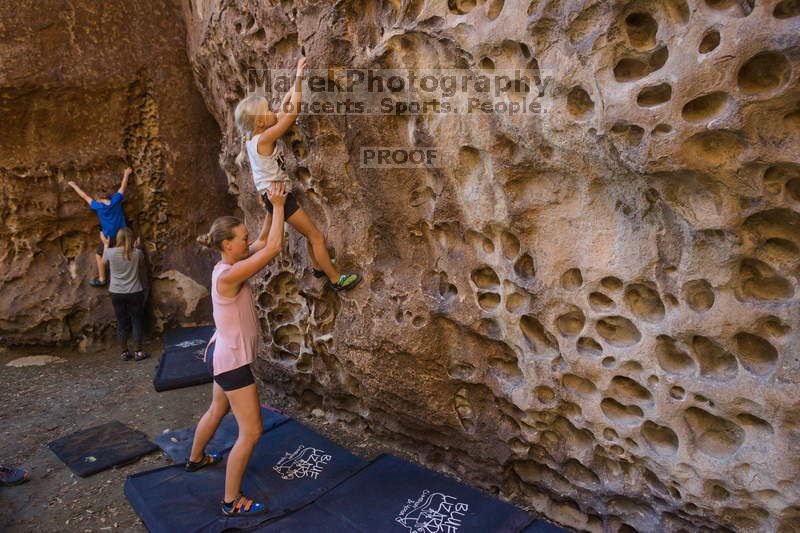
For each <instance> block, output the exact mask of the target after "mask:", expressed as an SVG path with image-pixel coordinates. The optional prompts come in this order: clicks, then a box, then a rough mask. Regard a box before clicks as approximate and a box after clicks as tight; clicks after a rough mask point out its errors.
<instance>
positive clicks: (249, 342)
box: [186, 183, 287, 516]
mask: <svg viewBox="0 0 800 533" xmlns="http://www.w3.org/2000/svg"><path fill="white" fill-rule="evenodd" d="M286 195H287V193H286V188H285V185H284V184H283V183H276V184H274V185H273V186H272V187H271V188H270V190H268V191H267V200H269V202H270V205H272V208H273V212H272V216H271V217H267V218H265V219H264V224H263V226H262V228H261V233H260V234H259V236H258V239H256V240H255V241H254V242H252V243H248V234H247V228H246V227H245V226H244V224H242V222H241V221H240V220H239V219H238V218H235V217H221V218H218V219H216V220H215V221H214V223H213V224H212V225H211V231H210V232H209V233H207V234H206V235H203V236H201V237H199V238H198V239H197V240H198V242H200V243H201V244H203V245H205V246H208V247H213V248H216V249H217V250H219V251H220V252H221V254H222V256H221V260H220V262H219V263H217V264H216V265H215V266H214V271H213V273H212V274H211V303H212V305H213V313H214V325H215V326H216V328H217V329H216V333H214V336H213V337H212V339H211V341H210V342H209V345H208V347H207V349H206V352H207V353H206V362H207V363H209V364H210V366H211V367H212V373H213V376H214V386H213V393H212V400H211V406H210V407H209V408H208V411H206V412H205V414H204V415H203V416H202V418H201V419H200V422H199V423H198V424H197V430H195V434H194V442H193V443H192V451H191V456H190V457H189V459H188V461H187V462H186V470H188V471H190V472H194V471H196V470H199V469H200V468H203V467H205V466H209V465H213V464H216V463H219V462H220V461H221V460H222V454H221V453H218V454H206V453H205V446H206V444H207V443H208V441H209V440H210V439H211V437H212V436H213V435H214V432H215V431H216V430H217V426H219V423H220V420H222V417H223V416H225V414H226V413H227V412H228V408H229V407H230V408H232V409H233V416H234V417H235V418H236V424H237V425H238V426H239V436H238V437H237V439H236V443H235V444H234V445H233V448H232V449H231V451H230V454H229V455H228V464H227V468H226V471H225V496H224V499H223V501H222V512H223V514H225V515H227V516H251V515H256V514H262V513H265V512H267V506H266V503H257V502H254V501H253V500H251V499H249V498H246V497H245V496H244V495H243V494H241V492H240V488H241V484H242V478H243V477H244V472H245V469H246V468H247V463H248V462H249V461H250V455H251V454H252V453H253V448H255V445H256V443H257V442H258V439H259V437H260V436H261V432H262V425H261V408H260V406H259V402H258V391H257V390H256V385H255V380H254V379H253V372H252V371H251V369H250V363H252V362H253V358H254V356H255V353H256V350H257V347H258V335H259V326H258V319H257V318H256V307H255V303H254V301H253V293H252V290H251V289H250V284H249V282H248V280H249V279H250V278H251V277H253V276H254V275H256V274H257V273H258V272H259V271H260V270H261V269H263V268H264V267H265V266H266V265H267V264H268V263H269V262H270V261H271V260H272V259H273V258H274V257H275V256H276V255H278V253H280V251H281V249H282V248H283V221H284V205H285V203H286ZM267 229H269V234H268V235H267Z"/></svg>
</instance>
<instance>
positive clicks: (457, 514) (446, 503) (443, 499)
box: [394, 490, 469, 533]
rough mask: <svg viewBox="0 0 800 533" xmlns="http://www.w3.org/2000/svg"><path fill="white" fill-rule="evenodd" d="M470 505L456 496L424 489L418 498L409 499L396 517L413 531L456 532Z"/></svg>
mask: <svg viewBox="0 0 800 533" xmlns="http://www.w3.org/2000/svg"><path fill="white" fill-rule="evenodd" d="M468 510H469V505H468V504H466V503H461V502H459V501H458V499H457V498H456V497H455V496H448V495H447V494H442V493H441V492H431V491H429V490H423V491H422V494H421V495H420V496H419V498H417V499H416V500H408V503H406V505H405V506H403V508H402V509H400V514H399V515H398V516H397V517H396V518H395V519H394V520H395V522H397V523H398V524H400V525H402V526H404V527H406V528H408V530H409V531H411V532H412V533H456V532H457V531H458V528H460V527H461V520H462V519H463V518H464V515H465V514H466V513H467V511H468Z"/></svg>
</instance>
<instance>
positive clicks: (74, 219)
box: [0, 0, 235, 349]
mask: <svg viewBox="0 0 800 533" xmlns="http://www.w3.org/2000/svg"><path fill="white" fill-rule="evenodd" d="M185 36H186V28H185V25H184V20H183V17H182V12H181V8H180V5H179V4H178V3H177V2H171V1H169V0H148V1H144V2H125V1H121V0H113V1H104V2H94V1H76V2H60V1H50V0H25V1H21V2H4V3H3V4H2V5H0V124H2V127H0V235H2V239H0V294H2V297H1V298H0V335H2V336H3V337H4V338H5V339H6V340H7V341H8V342H10V343H14V344H45V343H73V344H76V345H79V346H81V347H82V348H84V349H88V348H89V347H90V346H92V345H93V344H97V343H96V341H98V340H108V339H109V338H110V337H112V336H113V329H114V313H113V310H112V306H111V302H110V299H109V296H108V292H107V290H106V289H96V288H93V287H91V286H89V284H88V281H89V280H90V279H92V278H94V277H96V275H97V269H96V266H95V259H94V255H95V252H94V251H95V248H96V247H97V245H99V244H100V240H99V225H98V221H97V217H96V215H95V213H94V212H93V211H91V210H90V209H89V207H88V206H87V205H86V203H85V202H84V201H83V200H81V198H80V197H78V195H77V194H75V193H74V192H73V191H72V189H71V188H69V187H68V186H67V182H68V181H70V180H73V181H75V182H77V183H78V184H79V185H80V186H81V187H82V188H83V189H84V190H85V191H86V192H87V193H88V194H90V195H92V196H94V197H109V196H110V195H111V194H112V193H113V192H114V191H116V189H118V188H119V185H120V181H121V179H122V173H123V170H124V169H125V167H126V166H131V167H133V169H134V173H133V175H132V176H131V178H130V183H129V186H128V190H127V191H126V198H125V203H124V206H125V213H126V217H127V218H128V220H129V222H131V224H132V225H133V228H134V230H135V231H136V232H137V233H138V234H139V235H141V238H142V240H143V242H144V244H145V247H146V249H147V253H148V256H149V261H150V275H151V277H152V278H153V279H152V291H151V294H150V304H151V305H150V308H151V309H152V310H153V313H154V320H155V323H154V325H155V326H160V325H162V324H163V323H166V322H173V323H174V322H176V321H188V322H193V321H205V320H208V319H209V318H210V305H209V303H208V298H207V296H208V291H207V288H206V287H207V285H208V283H209V281H208V279H209V277H210V266H211V263H212V261H213V258H212V257H210V256H200V257H199V258H198V255H197V252H198V250H197V246H196V244H195V242H194V239H195V237H196V235H198V234H199V233H201V231H202V232H204V231H207V227H208V225H209V224H210V221H211V220H213V218H214V216H216V215H219V214H225V213H230V212H232V211H233V209H234V207H235V204H234V203H233V202H232V201H231V199H230V197H229V196H228V194H227V183H226V178H225V175H224V173H223V172H222V170H221V169H220V168H219V164H218V156H219V146H220V144H219V139H220V133H219V127H218V126H217V124H216V123H215V122H214V120H213V118H212V117H211V116H210V115H209V113H208V111H207V110H206V108H205V106H204V104H203V101H202V98H201V97H200V94H199V92H198V91H197V89H196V87H195V84H194V80H193V77H192V71H191V67H190V65H189V61H188V59H187V57H186V45H185ZM152 320H153V319H152V318H151V321H152Z"/></svg>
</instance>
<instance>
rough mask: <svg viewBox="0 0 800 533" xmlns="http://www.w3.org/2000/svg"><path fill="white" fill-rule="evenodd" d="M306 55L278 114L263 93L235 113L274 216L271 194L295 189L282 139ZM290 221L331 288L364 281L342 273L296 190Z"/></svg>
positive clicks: (296, 103)
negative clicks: (280, 185) (279, 189)
mask: <svg viewBox="0 0 800 533" xmlns="http://www.w3.org/2000/svg"><path fill="white" fill-rule="evenodd" d="M305 68H306V58H305V57H301V58H300V60H299V61H298V62H297V72H296V75H295V82H294V86H293V88H292V89H290V90H289V92H287V93H286V96H284V98H283V101H282V103H281V108H280V110H279V111H278V112H277V113H273V112H272V111H271V110H270V108H269V102H268V101H267V99H266V98H265V97H263V96H257V95H255V96H248V97H247V98H245V99H244V100H242V101H241V102H239V104H238V105H237V106H236V111H235V113H234V116H235V120H236V127H237V128H238V130H239V134H240V135H241V136H242V150H241V152H240V153H239V156H238V157H237V158H236V162H237V164H238V165H239V166H240V167H242V166H243V164H244V160H245V157H246V158H247V159H248V161H249V163H250V171H251V172H252V175H253V181H254V182H255V185H256V190H258V194H259V196H261V199H262V200H263V202H264V206H265V207H266V208H267V211H268V214H267V217H268V218H269V217H271V216H272V203H271V202H270V200H269V196H268V195H267V193H268V192H269V191H270V190H271V188H272V187H273V186H274V185H275V184H276V183H284V184H285V187H286V188H287V189H288V190H290V191H291V185H292V181H291V179H290V178H289V175H288V174H287V173H286V163H285V160H284V157H283V149H282V147H281V145H280V143H279V142H278V140H279V139H280V138H281V136H282V135H283V134H284V133H286V131H287V130H288V129H289V128H290V127H291V126H292V124H294V122H295V120H296V119H297V115H298V114H299V113H300V99H301V97H302V86H303V75H304V73H305ZM285 216H286V221H287V222H288V223H289V224H290V225H291V226H292V227H293V228H294V229H296V230H297V231H299V232H300V233H302V234H303V235H304V236H305V237H306V239H308V245H309V246H308V251H309V255H310V256H311V263H312V265H313V268H314V275H315V276H316V277H323V276H327V278H328V283H329V286H330V287H331V288H333V289H334V290H336V291H347V290H350V289H352V288H354V287H355V286H356V285H358V284H359V283H360V282H361V275H360V274H341V273H340V272H339V271H338V270H337V269H336V267H335V266H334V265H333V263H332V262H331V258H330V255H329V254H328V248H327V246H326V244H325V237H324V236H323V234H322V232H321V231H320V230H319V229H317V227H316V226H315V225H314V222H312V221H311V219H310V218H309V217H308V215H307V214H306V212H305V211H304V210H303V208H302V207H301V206H300V205H299V204H298V202H297V198H296V197H295V195H294V193H293V192H289V194H288V196H287V197H286V206H285Z"/></svg>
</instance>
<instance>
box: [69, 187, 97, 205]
mask: <svg viewBox="0 0 800 533" xmlns="http://www.w3.org/2000/svg"><path fill="white" fill-rule="evenodd" d="M67 185H69V186H70V187H72V188H73V189H74V190H75V192H76V193H78V196H80V197H81V198H83V199H84V201H85V202H86V203H87V204H89V205H92V197H91V196H89V195H88V194H86V193H85V192H83V189H81V188H80V187H78V184H77V183H75V182H74V181H68V182H67Z"/></svg>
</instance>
